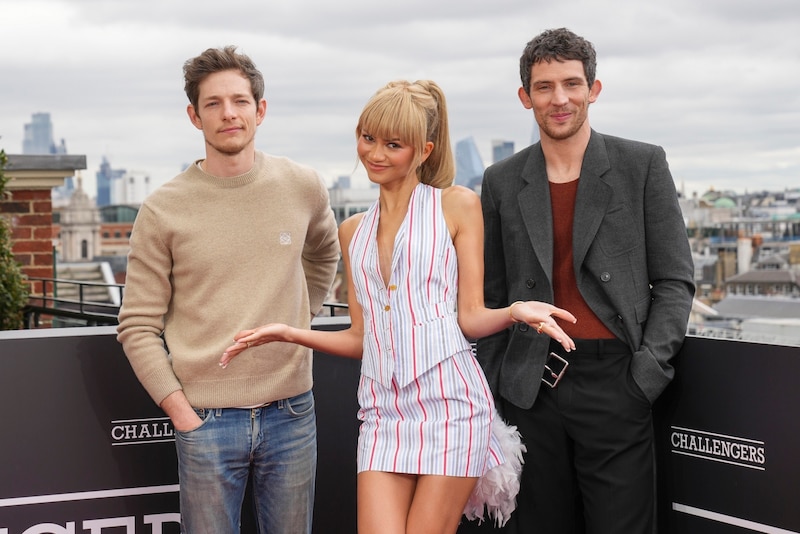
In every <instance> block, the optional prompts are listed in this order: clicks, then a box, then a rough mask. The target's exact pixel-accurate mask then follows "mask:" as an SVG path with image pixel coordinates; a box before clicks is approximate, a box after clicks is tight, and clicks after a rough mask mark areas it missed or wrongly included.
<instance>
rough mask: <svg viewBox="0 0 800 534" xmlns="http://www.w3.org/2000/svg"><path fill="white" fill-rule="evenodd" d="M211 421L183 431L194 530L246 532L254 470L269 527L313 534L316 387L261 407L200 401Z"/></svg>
mask: <svg viewBox="0 0 800 534" xmlns="http://www.w3.org/2000/svg"><path fill="white" fill-rule="evenodd" d="M196 411H197V414H198V415H199V416H200V418H201V419H203V424H202V425H201V426H200V427H199V428H197V429H195V430H192V431H190V432H176V433H175V445H176V449H177V451H178V475H179V479H180V503H181V523H182V528H183V532H185V533H186V534H204V533H208V534H238V533H239V531H240V523H241V508H242V501H243V499H244V495H245V488H246V486H247V482H248V477H252V483H253V499H254V501H255V502H254V509H255V518H256V521H257V523H258V531H259V533H261V534H307V533H308V534H310V533H311V519H312V516H313V505H314V479H315V474H316V468H317V422H316V417H315V415H314V396H313V394H312V392H311V391H308V392H306V393H303V394H300V395H297V396H296V397H292V398H290V399H285V400H280V401H275V402H273V403H271V404H268V405H266V406H263V407H260V408H253V409H241V408H211V409H196Z"/></svg>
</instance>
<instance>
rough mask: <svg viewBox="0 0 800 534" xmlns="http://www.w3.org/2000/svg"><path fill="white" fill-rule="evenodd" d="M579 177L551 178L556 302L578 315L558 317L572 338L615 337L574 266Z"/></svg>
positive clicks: (554, 291) (562, 326) (557, 304)
mask: <svg viewBox="0 0 800 534" xmlns="http://www.w3.org/2000/svg"><path fill="white" fill-rule="evenodd" d="M578 181H579V180H573V181H571V182H567V183H563V184H558V183H553V182H550V204H551V207H552V210H553V298H554V302H553V303H554V304H555V305H556V306H558V307H559V308H564V309H565V310H567V311H569V312H570V313H572V315H574V316H575V317H576V318H577V319H578V322H577V323H575V324H572V323H569V322H568V321H562V320H560V319H557V321H558V323H559V325H560V326H561V328H562V329H563V330H564V332H566V333H567V335H568V336H570V337H571V338H573V339H609V338H613V337H615V336H614V334H613V333H612V332H611V331H610V330H609V329H608V328H606V326H605V325H604V324H603V323H602V321H600V319H598V318H597V315H595V314H594V312H593V311H592V309H591V308H590V307H589V305H588V304H586V301H585V300H583V296H582V295H581V293H580V291H578V282H577V280H576V279H575V270H574V269H573V266H572V263H573V255H572V221H573V220H574V216H575V197H576V196H577V193H578Z"/></svg>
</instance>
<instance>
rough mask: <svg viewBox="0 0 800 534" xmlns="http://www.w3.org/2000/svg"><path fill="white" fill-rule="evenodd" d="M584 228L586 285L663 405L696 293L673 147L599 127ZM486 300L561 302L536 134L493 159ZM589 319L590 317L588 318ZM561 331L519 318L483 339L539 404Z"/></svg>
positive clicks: (635, 370) (586, 294)
mask: <svg viewBox="0 0 800 534" xmlns="http://www.w3.org/2000/svg"><path fill="white" fill-rule="evenodd" d="M575 202H576V205H575V219H574V229H573V237H572V246H573V253H574V268H575V276H576V279H577V283H578V289H579V290H580V292H581V295H583V298H584V299H585V300H586V302H587V304H588V305H589V306H590V307H591V308H592V310H593V311H594V312H595V314H596V315H597V316H598V317H599V318H600V320H601V321H603V323H604V324H605V325H606V326H607V327H608V329H609V330H611V331H612V332H613V333H614V334H615V335H616V336H617V337H618V338H619V339H620V340H622V341H624V342H626V343H627V344H628V345H629V346H630V348H631V351H632V353H633V360H632V363H631V372H632V375H633V378H634V380H635V381H636V383H637V384H638V385H639V387H640V388H641V390H642V392H643V393H644V394H645V395H646V396H647V398H648V399H649V400H650V402H651V403H652V402H653V401H654V400H655V399H656V398H657V397H658V395H659V394H660V393H661V391H663V389H664V388H665V387H666V386H667V384H668V383H669V381H670V380H671V379H672V376H673V374H674V370H673V368H672V366H671V364H670V359H671V358H672V357H673V356H674V355H675V354H676V353H677V352H678V350H679V349H680V347H681V345H682V343H683V339H684V336H685V334H686V326H687V322H688V318H689V311H690V309H691V305H692V297H693V296H694V266H693V263H692V257H691V251H690V249H689V243H688V239H687V235H686V226H685V224H684V221H683V216H682V214H681V210H680V207H679V206H678V198H677V194H676V191H675V184H674V182H673V180H672V175H671V174H670V172H669V167H668V166H667V160H666V156H665V153H664V150H663V149H662V148H661V147H658V146H655V145H649V144H645V143H641V142H637V141H630V140H626V139H620V138H618V137H611V136H607V135H602V134H599V133H597V132H595V131H592V133H591V138H590V140H589V145H588V147H587V149H586V153H585V155H584V160H583V166H582V170H581V176H580V182H579V183H578V193H577V198H576V201H575ZM481 204H482V206H483V216H484V224H485V236H484V240H485V246H484V250H485V254H484V255H485V258H484V261H485V266H486V269H485V299H486V306H487V307H489V308H499V307H503V306H507V305H508V304H509V303H511V302H514V301H516V300H541V301H545V302H553V287H552V267H553V254H552V251H553V219H552V211H551V206H550V189H549V186H548V180H547V174H546V171H545V160H544V154H543V153H542V149H541V145H540V144H539V143H536V144H534V145H532V146H530V147H528V148H526V149H524V150H522V151H521V152H519V153H517V154H515V155H513V156H511V157H510V158H508V159H506V160H503V161H501V162H499V163H496V164H494V165H492V166H490V167H489V168H488V169H486V172H485V174H484V178H483V185H482V190H481ZM578 326H579V325H578ZM549 341H550V338H549V337H548V336H546V335H540V334H537V333H536V330H535V329H534V328H530V327H529V326H528V325H525V324H519V325H515V326H514V327H513V328H509V329H507V330H504V331H502V332H499V333H498V334H495V335H493V336H490V337H487V338H483V339H479V340H478V343H477V356H478V359H479V361H480V362H481V364H482V365H483V367H484V370H485V372H486V375H487V378H488V380H489V384H490V385H491V387H492V391H493V392H494V394H495V396H498V395H499V396H501V397H503V398H504V399H506V400H508V401H510V402H512V403H514V404H516V405H517V406H519V407H521V408H530V407H531V406H532V405H533V402H534V400H535V399H536V395H537V393H538V391H539V386H540V383H541V380H540V379H541V376H542V371H543V369H544V363H545V358H546V355H547V354H548V346H549Z"/></svg>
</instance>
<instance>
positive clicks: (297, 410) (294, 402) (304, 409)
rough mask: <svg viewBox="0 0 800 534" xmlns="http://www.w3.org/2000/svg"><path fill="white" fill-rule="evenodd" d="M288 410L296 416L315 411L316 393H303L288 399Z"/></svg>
mask: <svg viewBox="0 0 800 534" xmlns="http://www.w3.org/2000/svg"><path fill="white" fill-rule="evenodd" d="M286 409H287V411H288V412H289V413H290V414H291V415H293V416H295V417H303V416H306V415H308V414H310V413H313V412H314V394H313V393H312V392H310V391H309V392H306V393H302V394H300V395H297V396H296V397H292V398H290V399H286Z"/></svg>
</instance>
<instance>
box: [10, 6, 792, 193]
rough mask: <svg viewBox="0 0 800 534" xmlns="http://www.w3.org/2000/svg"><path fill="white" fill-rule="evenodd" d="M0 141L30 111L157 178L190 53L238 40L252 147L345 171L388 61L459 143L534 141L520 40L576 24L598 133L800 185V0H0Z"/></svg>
mask: <svg viewBox="0 0 800 534" xmlns="http://www.w3.org/2000/svg"><path fill="white" fill-rule="evenodd" d="M0 13H2V17H3V25H4V31H3V32H2V33H0V51H2V52H0V73H2V77H3V83H2V84H0V147H3V148H5V150H6V152H8V153H18V152H21V149H22V137H23V129H24V125H25V124H26V123H28V122H30V119H31V114H33V113H36V112H49V113H50V114H51V118H52V121H53V127H54V136H55V138H56V140H59V139H61V138H64V139H65V140H66V144H67V148H68V150H69V152H70V153H73V154H85V155H86V156H87V164H88V169H87V170H86V171H84V176H85V177H86V178H87V179H86V180H85V182H86V183H87V188H89V189H90V191H92V189H91V188H92V187H93V178H94V173H95V172H96V170H97V168H98V166H99V164H100V161H101V159H102V157H104V156H107V157H108V159H109V160H110V161H111V164H112V166H113V167H115V168H127V169H129V170H137V171H143V172H148V173H150V174H151V176H152V177H153V179H154V181H155V182H156V183H158V182H162V181H165V180H167V179H169V178H171V177H172V176H173V175H175V174H176V173H177V172H179V171H180V169H181V167H182V166H183V165H185V164H187V163H189V162H191V161H193V160H195V159H198V158H200V157H202V155H203V152H202V150H203V146H202V136H201V134H200V133H199V132H198V131H197V130H196V129H195V128H194V127H193V126H192V125H191V124H190V123H189V121H188V119H187V117H186V112H185V108H186V104H187V101H186V97H185V95H184V94H183V80H182V72H181V67H182V64H183V62H184V61H185V60H186V59H188V58H190V57H192V56H195V55H197V54H198V53H199V52H201V51H202V50H204V49H205V48H208V47H214V46H223V45H226V44H236V45H238V46H239V47H240V49H241V50H242V51H243V52H245V53H247V54H249V55H251V56H252V57H253V59H254V60H255V61H256V63H257V64H258V65H259V68H260V69H261V70H262V72H263V73H264V76H265V79H266V85H267V87H266V97H267V99H268V103H269V107H268V111H267V119H266V120H265V121H264V123H263V125H262V126H261V128H260V130H259V133H258V136H257V138H256V139H257V145H258V148H260V149H262V150H265V151H268V152H272V153H275V154H281V155H286V156H289V157H291V158H293V159H296V160H298V161H301V162H303V163H307V164H310V165H313V166H314V167H316V168H317V169H319V171H320V172H321V174H322V175H323V177H325V179H326V180H327V181H329V182H332V181H333V180H335V179H336V177H337V176H339V175H346V174H350V173H352V172H353V168H354V166H355V161H356V160H355V143H354V132H353V127H354V125H355V121H356V119H357V116H358V113H359V111H360V110H361V107H362V106H363V104H364V103H365V102H366V100H367V99H368V98H369V96H370V95H372V93H373V92H374V91H375V90H376V89H377V88H378V87H380V86H381V85H383V84H384V83H386V82H387V81H389V80H392V79H398V78H408V79H419V78H431V79H434V80H436V81H437V82H438V83H439V84H440V85H441V86H442V87H443V89H444V90H445V93H446V94H447V98H448V106H449V109H450V118H451V132H452V136H453V142H454V143H455V142H456V141H458V140H459V139H462V138H464V137H468V136H472V137H474V139H475V140H476V143H477V145H478V147H479V149H480V150H481V153H482V155H483V158H484V161H485V162H486V163H489V162H490V154H491V148H490V147H491V142H492V140H494V139H508V140H512V141H514V142H515V144H516V146H517V148H518V149H519V148H522V147H524V146H525V145H527V144H528V142H529V140H530V139H531V135H532V132H533V129H534V122H533V117H532V115H531V114H530V112H529V111H527V110H524V109H523V108H522V106H521V105H520V104H519V101H518V99H517V96H516V91H517V87H518V86H519V75H518V58H519V55H520V53H521V51H522V48H523V47H524V45H525V43H526V42H527V41H528V40H529V39H530V38H532V37H533V36H534V35H535V34H537V33H539V32H540V31H541V30H543V29H546V28H552V27H561V26H566V27H568V28H570V29H572V30H574V31H575V32H577V33H579V34H581V35H584V36H585V37H587V38H588V39H589V40H591V41H592V42H593V43H594V44H595V46H596V48H597V51H598V78H599V79H600V80H601V81H602V83H603V91H602V93H601V95H600V99H599V100H598V102H597V103H596V104H594V105H593V107H592V110H591V114H590V115H591V117H590V119H591V123H592V126H593V127H594V128H595V129H597V130H599V131H602V132H605V133H610V134H614V135H620V136H623V137H631V138H635V139H640V140H644V141H648V142H652V143H656V144H659V145H662V146H664V148H665V149H666V151H667V156H668V158H669V161H670V166H671V169H672V171H673V174H674V175H675V177H676V181H678V182H679V183H682V184H683V185H684V186H685V187H686V189H687V190H689V191H691V190H696V191H698V192H701V193H702V192H704V191H705V190H706V189H708V188H709V187H715V188H716V189H734V190H737V191H744V190H745V189H748V190H751V191H752V190H754V189H756V188H757V187H758V188H765V189H770V188H771V189H783V188H787V187H797V184H798V183H800V181H798V178H799V176H798V167H800V153H798V152H800V142H798V141H799V139H800V136H798V135H797V124H798V119H800V36H798V32H797V31H796V28H798V27H800V9H798V7H797V4H796V0H762V1H760V2H758V3H753V2H751V1H749V0H705V1H704V2H696V1H690V0H673V1H671V2H668V3H666V2H659V1H655V0H615V1H611V0H591V1H590V0H578V1H573V2H569V3H549V4H544V5H541V4H540V5H537V4H535V3H533V2H530V1H529V0H494V1H493V2H486V1H484V0H464V1H461V2H458V3H452V2H431V1H430V0H406V1H405V2H403V3H400V4H386V3H378V2H370V1H366V0H339V1H338V2H329V1H326V2H323V1H321V0H274V1H270V2H257V3H254V2H250V1H249V0H248V1H245V0H227V1H226V2H222V3H221V2H216V1H214V2H212V1H210V0H196V1H187V0H175V1H171V2H156V1H146V0H145V1H142V0H137V1H132V0H115V1H114V2H108V1H106V0H28V1H26V2H24V3H23V2H19V1H15V0H0Z"/></svg>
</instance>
